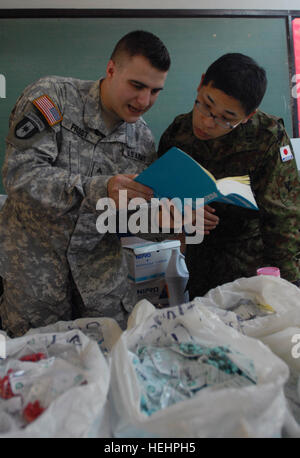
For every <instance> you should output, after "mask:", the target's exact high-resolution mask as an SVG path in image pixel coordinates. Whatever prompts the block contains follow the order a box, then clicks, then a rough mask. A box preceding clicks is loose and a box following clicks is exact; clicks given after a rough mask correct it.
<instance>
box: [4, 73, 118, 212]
mask: <svg viewBox="0 0 300 458" xmlns="http://www.w3.org/2000/svg"><path fill="white" fill-rule="evenodd" d="M43 94H47V95H48V96H49V97H50V99H51V101H52V102H53V103H54V104H55V105H56V106H57V108H58V110H59V111H60V112H63V109H64V104H65V93H64V89H63V87H62V86H61V85H60V84H55V80H54V79H53V78H51V79H41V80H39V81H38V82H36V83H34V84H32V85H30V86H28V87H27V88H26V89H25V91H24V93H23V94H22V95H21V96H20V97H19V99H18V100H17V103H16V105H15V107H14V109H13V111H12V113H11V116H10V123H9V124H10V129H9V133H8V136H7V139H6V143H7V148H6V154H5V160H4V165H3V169H2V174H3V183H4V187H5V189H6V192H7V194H9V195H14V197H15V198H16V199H19V200H22V199H23V198H25V196H26V198H28V197H29V198H30V199H32V200H34V201H36V202H37V203H39V204H40V205H42V206H43V207H45V208H47V209H48V210H50V211H51V209H52V210H55V212H58V213H62V214H63V213H66V212H68V211H69V210H70V209H72V208H74V206H76V205H80V203H81V201H82V200H83V198H84V197H89V194H91V195H92V198H91V200H92V201H93V202H97V200H98V199H99V198H100V197H103V196H106V195H107V187H106V184H107V181H108V179H109V178H110V177H107V176H97V177H84V176H82V175H80V174H77V175H75V174H72V173H70V171H69V170H68V169H67V168H66V169H64V168H60V167H57V166H55V167H54V164H55V161H56V159H57V156H58V154H59V135H60V134H59V132H60V124H59V123H57V124H55V125H49V124H48V123H47V122H46V121H45V119H44V118H43V116H42V115H41V114H40V113H39V111H38V110H37V108H36V107H35V106H34V105H33V101H34V100H35V99H37V98H38V97H40V96H41V95H43ZM27 116H29V117H30V118H31V120H33V122H34V123H35V126H36V131H35V132H34V134H33V135H30V136H29V137H28V138H24V137H23V138H20V136H18V134H17V133H18V131H19V130H18V129H20V126H21V128H23V127H24V119H25V117H27ZM25 127H26V126H25ZM95 181H96V183H95ZM95 207H96V206H94V209H95Z"/></svg>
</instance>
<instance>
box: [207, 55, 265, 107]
mask: <svg viewBox="0 0 300 458" xmlns="http://www.w3.org/2000/svg"><path fill="white" fill-rule="evenodd" d="M210 82H211V83H212V86H213V87H215V88H216V89H220V90H221V91H223V92H225V94H227V95H229V96H231V97H234V98H235V99H237V100H239V102H240V103H241V105H242V107H243V109H244V110H245V113H246V115H247V116H248V115H249V114H250V113H252V112H253V111H254V110H255V109H256V108H257V107H258V106H259V105H260V103H261V101H262V99H263V96H264V95H265V92H266V88H267V77H266V72H265V70H264V69H263V68H262V67H260V66H259V65H258V64H257V63H256V62H255V61H254V60H253V59H252V58H251V57H248V56H245V55H244V54H240V53H229V54H224V55H223V56H221V57H220V58H219V59H217V60H216V61H215V62H214V63H213V64H211V65H210V67H209V68H208V69H207V71H206V74H205V76H204V79H203V82H202V84H203V85H208V84H209V83H210Z"/></svg>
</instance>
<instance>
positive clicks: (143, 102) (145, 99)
mask: <svg viewBox="0 0 300 458" xmlns="http://www.w3.org/2000/svg"><path fill="white" fill-rule="evenodd" d="M137 101H138V104H139V105H140V106H141V107H142V108H146V107H148V106H149V105H150V102H151V91H150V90H149V89H148V88H144V89H143V90H142V91H141V92H140V93H139V94H138V97H137Z"/></svg>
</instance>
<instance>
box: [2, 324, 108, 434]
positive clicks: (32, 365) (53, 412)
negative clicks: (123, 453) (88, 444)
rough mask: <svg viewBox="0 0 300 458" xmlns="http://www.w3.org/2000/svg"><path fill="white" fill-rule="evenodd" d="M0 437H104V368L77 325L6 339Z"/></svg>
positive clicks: (98, 353) (96, 348) (103, 361)
mask: <svg viewBox="0 0 300 458" xmlns="http://www.w3.org/2000/svg"><path fill="white" fill-rule="evenodd" d="M6 345H7V358H6V359H4V360H1V361H0V379H1V381H2V384H1V383H0V388H1V387H2V390H1V389H0V437H89V436H94V435H95V436H98V437H109V436H110V429H109V421H108V417H107V413H106V412H107V410H106V409H107V405H106V404H107V393H108V388H109V368H108V364H107V362H106V359H105V357H104V356H103V354H102V352H101V350H100V348H99V346H98V345H97V343H96V342H94V341H92V340H91V339H89V338H88V337H86V336H85V335H84V334H83V333H82V332H81V331H79V330H71V331H69V332H65V333H63V332H61V333H44V334H31V335H28V336H24V337H20V338H15V339H8V340H7V342H6Z"/></svg>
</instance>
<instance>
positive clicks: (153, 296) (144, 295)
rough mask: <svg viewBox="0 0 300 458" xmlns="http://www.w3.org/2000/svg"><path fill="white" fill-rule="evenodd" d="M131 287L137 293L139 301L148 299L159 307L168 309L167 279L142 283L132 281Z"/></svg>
mask: <svg viewBox="0 0 300 458" xmlns="http://www.w3.org/2000/svg"><path fill="white" fill-rule="evenodd" d="M130 286H131V287H132V288H134V290H135V292H136V296H137V301H141V300H142V299H147V300H148V301H149V302H151V304H153V305H155V306H157V307H160V306H162V307H166V306H168V305H169V299H168V294H167V288H166V281H165V278H157V279H155V280H149V281H144V282H141V283H134V282H133V281H130Z"/></svg>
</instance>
